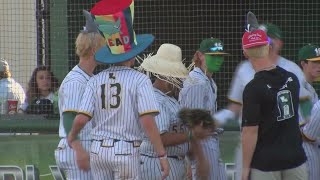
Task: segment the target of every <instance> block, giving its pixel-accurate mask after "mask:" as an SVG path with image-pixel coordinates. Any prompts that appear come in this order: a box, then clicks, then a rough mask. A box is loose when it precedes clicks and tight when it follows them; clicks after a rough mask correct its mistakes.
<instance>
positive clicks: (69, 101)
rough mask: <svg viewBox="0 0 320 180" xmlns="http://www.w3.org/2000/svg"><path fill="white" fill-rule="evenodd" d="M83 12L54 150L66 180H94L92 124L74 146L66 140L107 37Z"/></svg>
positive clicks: (61, 94)
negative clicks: (101, 33) (56, 144)
mask: <svg viewBox="0 0 320 180" xmlns="http://www.w3.org/2000/svg"><path fill="white" fill-rule="evenodd" d="M84 15H85V17H86V26H85V27H84V30H83V31H81V32H80V33H79V35H78V37H77V39H76V53H77V55H78V56H79V58H80V61H79V64H78V65H76V66H75V67H74V68H73V69H72V70H71V71H70V72H69V73H68V74H67V76H66V77H65V78H64V80H63V82H62V84H61V86H60V89H59V112H60V127H59V137H60V138H61V140H60V142H59V144H58V147H57V149H56V150H55V159H56V163H57V165H58V167H59V168H60V169H61V170H63V171H64V172H65V175H66V177H67V179H70V180H73V179H74V180H90V179H93V177H92V174H91V171H90V170H89V154H88V152H89V150H90V146H91V137H90V131H91V123H88V124H87V125H86V127H85V128H84V129H83V130H82V131H81V133H80V135H79V139H78V140H77V141H75V142H74V146H73V147H72V148H73V149H71V148H70V147H69V146H68V144H67V139H66V137H67V134H68V133H69V131H70V129H71V126H72V122H73V119H74V117H75V116H76V113H77V112H78V111H79V109H80V105H81V104H80V103H81V99H82V97H83V93H84V90H85V87H86V84H87V82H88V81H89V79H90V78H91V76H92V75H93V74H92V73H93V70H94V69H95V67H96V65H97V62H96V61H95V58H94V53H93V52H95V51H97V50H98V49H99V48H101V47H102V46H103V44H104V38H103V37H102V36H101V35H100V33H99V31H98V29H97V27H96V24H94V22H93V19H92V18H91V16H90V14H89V13H88V12H86V11H84Z"/></svg>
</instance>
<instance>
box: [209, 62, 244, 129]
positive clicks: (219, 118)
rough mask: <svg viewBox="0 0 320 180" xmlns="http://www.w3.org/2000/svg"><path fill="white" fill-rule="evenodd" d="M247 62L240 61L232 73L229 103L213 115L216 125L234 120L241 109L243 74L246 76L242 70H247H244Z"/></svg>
mask: <svg viewBox="0 0 320 180" xmlns="http://www.w3.org/2000/svg"><path fill="white" fill-rule="evenodd" d="M247 63H248V62H247V61H244V62H242V63H240V64H239V65H238V67H237V69H236V71H235V73H234V75H233V79H232V81H231V84H230V89H229V93H228V101H229V104H228V105H227V107H226V108H224V109H221V110H219V111H218V112H216V113H215V114H214V116H213V117H214V119H215V120H216V122H217V125H218V126H223V125H224V124H226V123H227V122H228V121H232V120H236V119H237V117H238V116H239V114H240V112H241V110H242V94H243V91H244V87H245V84H244V83H245V81H244V80H243V76H248V74H243V72H247V71H246V70H244V69H246V68H248V67H249V66H248V64H247ZM248 71H250V69H248ZM249 74H250V73H249Z"/></svg>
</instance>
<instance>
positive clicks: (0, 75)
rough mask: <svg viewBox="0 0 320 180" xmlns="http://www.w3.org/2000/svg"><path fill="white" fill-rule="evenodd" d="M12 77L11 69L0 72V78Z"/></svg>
mask: <svg viewBox="0 0 320 180" xmlns="http://www.w3.org/2000/svg"><path fill="white" fill-rule="evenodd" d="M10 77H11V72H10V71H9V70H6V71H2V72H0V79H3V78H10Z"/></svg>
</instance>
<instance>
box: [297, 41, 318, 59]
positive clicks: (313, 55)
mask: <svg viewBox="0 0 320 180" xmlns="http://www.w3.org/2000/svg"><path fill="white" fill-rule="evenodd" d="M299 60H300V61H302V60H308V61H320V47H319V46H317V45H313V44H308V45H305V46H303V47H302V48H301V49H300V50H299Z"/></svg>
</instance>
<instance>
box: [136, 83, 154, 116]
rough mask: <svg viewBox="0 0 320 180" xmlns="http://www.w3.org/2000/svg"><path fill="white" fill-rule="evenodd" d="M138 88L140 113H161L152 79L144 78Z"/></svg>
mask: <svg viewBox="0 0 320 180" xmlns="http://www.w3.org/2000/svg"><path fill="white" fill-rule="evenodd" d="M137 88H138V89H137V99H138V112H139V115H140V116H142V115H145V114H149V113H159V110H158V107H157V104H156V98H155V94H154V90H153V86H152V83H151V81H150V79H146V80H144V81H143V82H142V83H141V84H139V85H138V87H137Z"/></svg>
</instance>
